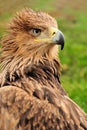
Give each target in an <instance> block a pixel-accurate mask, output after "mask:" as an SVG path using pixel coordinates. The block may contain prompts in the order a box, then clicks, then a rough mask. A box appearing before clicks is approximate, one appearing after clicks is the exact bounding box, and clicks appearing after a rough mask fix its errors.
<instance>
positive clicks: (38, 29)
mask: <svg viewBox="0 0 87 130" xmlns="http://www.w3.org/2000/svg"><path fill="white" fill-rule="evenodd" d="M2 44H3V48H2V49H3V57H4V58H3V60H5V59H6V61H8V62H9V59H10V60H13V59H14V58H15V57H16V58H17V57H23V58H24V59H25V58H32V59H36V58H38V59H40V58H41V57H47V58H48V59H51V58H52V59H53V58H55V57H57V55H58V53H57V52H58V45H61V50H62V49H63V47H64V35H63V33H62V32H61V31H60V30H59V29H58V26H57V22H56V20H55V19H54V18H53V17H51V16H50V15H48V14H47V13H44V12H38V11H33V10H31V9H23V10H22V11H20V12H19V13H17V14H16V16H15V17H14V18H13V19H12V20H11V22H10V24H9V31H8V35H7V37H5V38H4V40H3V42H2Z"/></svg>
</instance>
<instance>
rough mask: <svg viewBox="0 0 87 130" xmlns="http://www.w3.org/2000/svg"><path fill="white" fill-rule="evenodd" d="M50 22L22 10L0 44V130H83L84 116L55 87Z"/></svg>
mask: <svg viewBox="0 0 87 130" xmlns="http://www.w3.org/2000/svg"><path fill="white" fill-rule="evenodd" d="M58 44H59V45H61V46H62V48H61V49H63V46H64V39H63V34H62V33H61V32H60V31H59V30H58V29H57V23H56V20H55V19H54V18H52V17H51V16H49V15H48V14H46V13H43V12H34V11H33V10H30V9H24V10H22V11H21V12H19V13H18V14H17V15H16V16H15V18H14V19H13V20H12V21H11V23H10V24H9V30H8V35H7V36H5V38H3V40H2V55H1V60H0V61H1V65H2V69H1V73H0V130H87V115H86V114H85V113H84V112H83V111H82V110H81V108H80V107H79V106H78V105H76V104H75V103H74V102H73V101H72V100H71V99H70V98H69V97H68V96H67V94H66V92H65V90H64V89H63V87H62V85H61V83H60V69H61V64H60V61H59V59H58V57H57V54H58V51H57V50H58Z"/></svg>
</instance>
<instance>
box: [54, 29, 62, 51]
mask: <svg viewBox="0 0 87 130" xmlns="http://www.w3.org/2000/svg"><path fill="white" fill-rule="evenodd" d="M51 32H52V35H53V36H52V41H53V43H55V44H57V45H61V50H63V48H64V35H63V33H62V32H61V31H60V30H58V29H56V28H52V30H51Z"/></svg>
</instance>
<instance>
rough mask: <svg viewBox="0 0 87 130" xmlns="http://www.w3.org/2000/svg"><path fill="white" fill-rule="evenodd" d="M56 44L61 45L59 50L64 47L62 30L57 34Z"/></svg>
mask: <svg viewBox="0 0 87 130" xmlns="http://www.w3.org/2000/svg"><path fill="white" fill-rule="evenodd" d="M57 44H58V45H61V50H63V48H64V35H63V33H62V32H60V34H59V40H58V41H57Z"/></svg>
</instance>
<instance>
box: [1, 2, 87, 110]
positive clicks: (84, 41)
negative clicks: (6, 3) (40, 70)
mask: <svg viewBox="0 0 87 130" xmlns="http://www.w3.org/2000/svg"><path fill="white" fill-rule="evenodd" d="M10 2H12V1H10ZM33 2H34V1H33ZM53 2H54V3H55V2H56V1H53V0H46V1H41V0H37V1H35V2H34V3H32V1H31V3H29V2H28V1H26V0H25V4H24V5H23V2H22V3H20V7H18V6H19V3H18V6H17V5H16V6H17V10H18V9H19V8H21V7H25V5H27V7H30V6H29V5H32V6H31V7H32V8H33V9H36V10H37V9H39V10H45V11H46V12H47V11H48V12H52V11H54V12H55V10H56V12H57V9H56V8H55V6H53ZM11 5H12V3H11ZM7 9H8V8H7ZM9 9H10V10H9V11H8V12H4V13H3V14H2V15H1V16H0V37H2V35H3V34H4V33H5V32H6V28H5V25H6V23H7V22H8V21H9V19H10V18H11V17H12V15H13V12H15V11H13V10H16V9H13V8H12V9H11V7H10V8H9ZM11 10H12V11H13V12H12V13H11ZM59 13H60V12H58V14H59ZM61 14H62V15H61V17H58V18H57V16H56V19H57V21H58V24H59V28H60V30H61V31H62V32H63V33H64V35H65V48H64V50H63V51H60V53H59V57H60V59H61V63H62V65H63V70H62V74H61V82H62V84H63V86H64V88H65V89H66V91H67V93H68V95H69V96H70V97H71V98H72V99H73V100H74V101H75V102H76V103H78V104H79V105H80V106H81V107H82V108H83V109H84V110H85V111H86V112H87V46H86V45H87V14H86V13H83V12H82V11H80V10H78V11H76V12H75V10H72V9H70V8H69V9H66V8H65V9H64V11H63V12H62V13H61ZM54 15H55V14H54Z"/></svg>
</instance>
